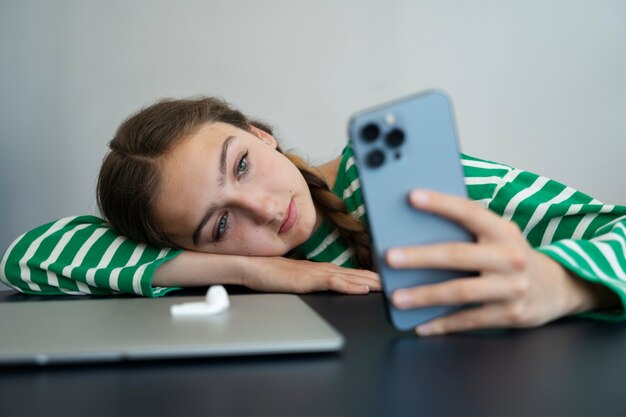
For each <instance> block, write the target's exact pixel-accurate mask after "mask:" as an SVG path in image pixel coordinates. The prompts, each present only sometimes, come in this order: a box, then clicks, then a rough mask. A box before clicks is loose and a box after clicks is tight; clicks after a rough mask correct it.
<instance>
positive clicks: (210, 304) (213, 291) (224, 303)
mask: <svg viewBox="0 0 626 417" xmlns="http://www.w3.org/2000/svg"><path fill="white" fill-rule="evenodd" d="M229 307H230V300H229V299H228V292H226V288H224V287H223V286H221V285H213V286H212V287H211V288H209V290H208V291H207V293H206V299H205V301H202V302H199V303H198V302H195V303H183V304H174V305H172V306H171V307H170V314H171V315H172V317H199V316H212V315H214V314H219V313H221V312H224V311H226V310H228V308H229Z"/></svg>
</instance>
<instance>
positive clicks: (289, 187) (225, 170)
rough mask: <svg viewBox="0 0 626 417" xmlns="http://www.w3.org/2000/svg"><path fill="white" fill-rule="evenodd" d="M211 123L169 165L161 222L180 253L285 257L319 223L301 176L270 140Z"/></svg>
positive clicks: (181, 147)
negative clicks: (185, 251) (186, 251)
mask: <svg viewBox="0 0 626 417" xmlns="http://www.w3.org/2000/svg"><path fill="white" fill-rule="evenodd" d="M251 129H252V132H248V131H245V130H241V129H238V128H236V127H234V126H232V125H229V124H226V123H207V124H205V125H203V126H202V127H201V128H200V129H199V130H198V131H197V132H196V133H194V134H193V135H192V136H190V137H187V138H184V139H183V140H181V141H180V143H178V144H177V145H176V146H175V147H174V148H173V149H172V150H171V152H169V153H168V154H167V155H166V156H165V157H164V159H163V163H162V165H161V174H162V179H161V188H160V191H159V194H158V195H157V198H156V207H155V209H156V210H155V212H156V218H157V222H158V223H159V226H160V227H161V228H162V229H163V230H164V232H165V233H166V234H167V236H168V237H169V238H170V239H171V240H172V241H173V242H174V243H175V244H177V245H179V246H180V247H182V248H185V249H190V250H195V251H199V252H209V253H222V254H237V255H258V256H279V255H284V254H285V253H287V252H288V251H290V250H291V249H293V248H295V247H296V246H298V245H299V244H301V243H303V242H304V241H305V240H307V239H308V238H309V236H310V235H311V234H312V233H313V230H314V229H315V227H316V225H317V223H318V221H317V215H316V212H315V206H314V205H313V200H312V198H311V193H310V191H309V188H308V186H307V184H306V181H305V180H304V178H303V177H302V174H301V173H300V171H299V170H298V169H297V168H296V167H295V165H293V164H292V163H291V162H290V161H289V160H288V159H287V158H286V157H285V156H284V155H283V154H281V153H280V152H278V151H276V146H277V143H276V140H275V139H274V137H273V136H271V135H270V134H268V133H266V132H264V131H262V130H259V129H256V128H251Z"/></svg>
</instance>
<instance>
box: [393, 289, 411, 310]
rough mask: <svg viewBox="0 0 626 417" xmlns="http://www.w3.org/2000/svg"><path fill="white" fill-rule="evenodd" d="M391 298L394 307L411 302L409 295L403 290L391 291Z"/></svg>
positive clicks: (403, 305)
mask: <svg viewBox="0 0 626 417" xmlns="http://www.w3.org/2000/svg"><path fill="white" fill-rule="evenodd" d="M392 300H393V304H394V305H395V306H396V307H399V308H402V307H406V306H407V305H408V304H409V303H410V302H411V295H410V294H408V293H406V292H405V291H402V290H398V291H396V292H394V293H393V296H392Z"/></svg>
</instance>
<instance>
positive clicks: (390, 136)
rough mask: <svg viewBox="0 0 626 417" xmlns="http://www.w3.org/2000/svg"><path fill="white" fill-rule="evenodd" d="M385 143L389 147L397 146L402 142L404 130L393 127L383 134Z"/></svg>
mask: <svg viewBox="0 0 626 417" xmlns="http://www.w3.org/2000/svg"><path fill="white" fill-rule="evenodd" d="M385 143H386V144H387V146H389V147H390V148H397V147H398V146H400V145H402V144H403V143H404V132H403V131H402V130H400V129H393V130H392V131H390V132H389V133H387V136H385Z"/></svg>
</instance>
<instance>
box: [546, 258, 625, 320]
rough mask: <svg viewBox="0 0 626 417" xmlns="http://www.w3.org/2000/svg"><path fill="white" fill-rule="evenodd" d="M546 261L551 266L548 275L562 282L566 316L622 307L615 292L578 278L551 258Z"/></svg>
mask: <svg viewBox="0 0 626 417" xmlns="http://www.w3.org/2000/svg"><path fill="white" fill-rule="evenodd" d="M542 255H543V256H545V259H547V260H548V261H549V263H550V264H551V265H550V266H549V270H550V272H548V274H550V275H552V276H555V275H556V276H557V279H558V280H559V281H561V282H562V284H563V285H564V287H565V288H564V289H563V291H562V294H563V296H564V314H563V315H575V314H580V313H584V312H588V311H593V310H601V309H608V308H615V307H618V306H619V305H620V299H619V297H618V296H617V294H616V293H615V292H613V291H612V290H611V289H609V288H607V287H605V286H604V285H601V284H597V283H594V282H591V281H587V280H586V279H584V278H582V277H580V276H578V275H577V274H576V273H574V272H572V271H570V270H569V269H567V268H565V267H564V266H562V265H561V264H559V263H558V262H556V261H555V260H554V259H552V258H550V257H549V256H547V255H545V254H542Z"/></svg>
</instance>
